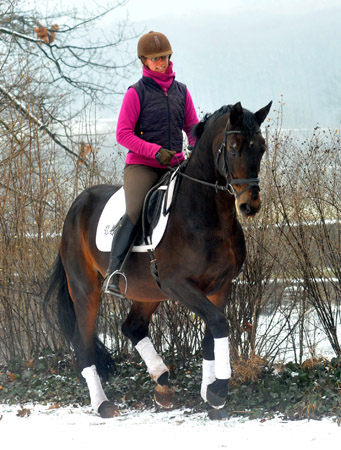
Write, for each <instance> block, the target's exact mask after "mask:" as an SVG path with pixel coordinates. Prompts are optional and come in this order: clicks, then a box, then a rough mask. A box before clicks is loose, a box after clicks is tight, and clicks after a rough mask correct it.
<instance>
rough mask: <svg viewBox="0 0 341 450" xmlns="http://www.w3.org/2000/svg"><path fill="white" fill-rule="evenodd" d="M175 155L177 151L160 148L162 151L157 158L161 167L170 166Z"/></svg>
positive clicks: (157, 154)
mask: <svg viewBox="0 0 341 450" xmlns="http://www.w3.org/2000/svg"><path fill="white" fill-rule="evenodd" d="M175 153H176V152H175V151H172V150H167V149H166V148H160V150H159V151H158V152H157V153H156V155H155V158H156V160H157V161H158V162H159V163H160V164H161V165H163V166H168V164H169V163H170V162H171V159H172V158H173V156H174V155H175Z"/></svg>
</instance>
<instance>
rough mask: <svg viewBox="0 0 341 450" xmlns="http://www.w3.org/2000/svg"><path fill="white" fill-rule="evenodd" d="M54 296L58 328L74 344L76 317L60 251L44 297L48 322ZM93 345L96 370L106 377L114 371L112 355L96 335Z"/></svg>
mask: <svg viewBox="0 0 341 450" xmlns="http://www.w3.org/2000/svg"><path fill="white" fill-rule="evenodd" d="M54 297H55V298H56V300H57V305H56V306H57V308H56V310H54V315H56V316H57V319H58V324H59V327H60V330H61V332H62V334H63V335H64V337H65V338H66V340H67V341H68V343H69V344H70V345H73V346H75V345H76V342H74V338H75V332H76V326H77V317H76V313H75V308H74V303H73V301H72V298H71V296H70V292H69V289H68V284H67V278H66V272H65V268H64V265H63V262H62V258H61V256H60V253H58V256H57V258H56V261H55V263H54V266H53V269H52V272H51V274H50V279H49V287H48V289H47V292H46V294H45V297H44V314H45V317H46V319H47V320H48V322H49V323H50V324H51V320H50V319H49V315H48V306H49V304H50V302H51V300H52V299H53V298H54ZM94 346H95V355H96V368H97V371H98V373H99V375H100V376H101V377H102V378H104V379H108V377H109V376H110V375H111V374H113V373H115V372H116V367H115V363H114V360H113V358H112V355H111V353H110V352H109V350H108V349H107V348H106V346H105V345H104V344H103V342H101V341H100V340H99V338H98V337H97V336H95V337H94Z"/></svg>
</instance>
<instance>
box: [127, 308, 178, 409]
mask: <svg viewBox="0 0 341 450" xmlns="http://www.w3.org/2000/svg"><path fill="white" fill-rule="evenodd" d="M159 303H160V302H145V303H141V302H133V305H132V308H131V310H130V313H129V315H128V317H127V319H126V321H125V322H124V324H123V326H122V332H123V334H124V335H125V336H127V337H128V338H129V339H130V340H131V342H132V343H133V345H134V346H135V348H136V350H137V351H138V352H139V354H140V356H141V358H142V359H143V361H144V362H145V363H146V365H147V370H148V373H149V375H150V376H151V378H152V380H154V381H155V382H156V388H155V401H156V402H157V403H158V404H159V405H161V406H163V407H164V408H170V407H171V406H172V395H173V391H172V390H171V389H170V387H169V380H168V374H169V371H168V367H167V366H166V365H165V363H164V362H163V360H162V358H161V356H160V355H158V353H157V352H156V350H155V348H154V345H153V344H152V342H151V340H150V339H149V337H148V326H149V321H150V319H151V317H152V315H153V313H154V311H155V310H156V308H157V307H158V305H159Z"/></svg>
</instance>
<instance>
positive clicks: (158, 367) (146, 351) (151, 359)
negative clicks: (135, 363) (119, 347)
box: [135, 337, 168, 381]
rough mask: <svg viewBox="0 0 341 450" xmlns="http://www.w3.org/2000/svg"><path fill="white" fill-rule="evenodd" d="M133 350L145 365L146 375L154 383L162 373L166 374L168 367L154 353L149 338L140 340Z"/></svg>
mask: <svg viewBox="0 0 341 450" xmlns="http://www.w3.org/2000/svg"><path fill="white" fill-rule="evenodd" d="M135 348H136V350H137V351H138V352H139V354H140V356H141V358H142V359H143V361H144V362H145V363H146V366H147V370H148V373H149V375H150V376H151V378H152V379H153V380H154V381H157V380H158V378H159V377H160V376H161V375H162V374H163V373H165V372H168V367H167V366H166V364H165V363H164V362H163V360H162V358H161V356H159V355H158V354H157V353H156V350H155V348H154V345H153V344H152V342H151V340H150V339H149V337H145V338H143V339H141V341H140V342H139V343H138V344H137V345H136V347H135Z"/></svg>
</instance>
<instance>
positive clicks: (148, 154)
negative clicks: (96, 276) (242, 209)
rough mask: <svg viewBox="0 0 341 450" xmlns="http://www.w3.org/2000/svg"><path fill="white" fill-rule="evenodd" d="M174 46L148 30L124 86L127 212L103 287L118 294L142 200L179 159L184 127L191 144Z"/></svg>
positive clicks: (120, 131) (190, 108) (188, 102)
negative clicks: (138, 68)
mask: <svg viewBox="0 0 341 450" xmlns="http://www.w3.org/2000/svg"><path fill="white" fill-rule="evenodd" d="M172 53H173V50H172V48H171V45H170V43H169V41H168V39H167V37H166V36H165V35H164V34H162V33H158V32H154V31H150V32H149V33H147V34H145V35H143V36H142V37H141V39H140V40H139V42H138V45H137V55H138V58H139V59H140V60H141V61H142V65H143V76H142V78H141V79H140V80H139V81H138V82H137V83H135V84H134V85H133V86H131V87H130V88H129V89H128V91H127V92H126V94H125V96H124V99H123V103H122V107H121V111H120V114H119V118H118V123H117V129H116V139H117V142H118V143H119V144H121V145H122V146H123V147H126V148H127V149H128V150H129V152H128V154H127V157H126V166H125V169H124V193H125V199H126V214H125V215H124V216H123V217H122V218H121V220H120V222H119V224H118V225H117V226H116V227H115V230H114V238H113V241H112V248H111V254H110V262H109V267H108V270H107V276H106V279H105V280H104V283H103V286H104V292H105V293H109V294H113V295H116V296H118V297H121V296H123V297H124V295H122V294H121V292H120V289H119V274H120V270H121V271H122V270H123V267H122V263H123V261H124V258H125V256H126V253H127V251H128V249H129V247H130V245H131V243H132V241H133V240H134V237H135V235H136V228H137V223H138V221H139V218H140V215H141V211H142V206H143V201H144V198H145V196H146V194H147V192H148V191H149V190H150V188H151V187H152V186H153V185H154V184H155V183H156V182H157V181H158V180H159V179H160V178H161V177H162V176H163V175H164V173H165V172H166V170H168V169H167V166H171V167H173V166H176V165H178V164H179V163H180V162H181V161H183V159H184V156H183V153H182V146H183V139H182V130H184V131H185V132H186V134H187V136H188V140H189V143H190V144H194V138H193V136H191V134H190V131H191V129H192V128H193V126H194V125H195V124H196V123H198V118H197V115H196V112H195V109H194V105H193V102H192V98H191V95H190V93H189V92H188V90H187V88H186V86H185V85H184V84H182V83H180V82H178V81H176V80H175V73H174V71H173V63H172V62H171V61H170V58H171V55H172Z"/></svg>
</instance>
